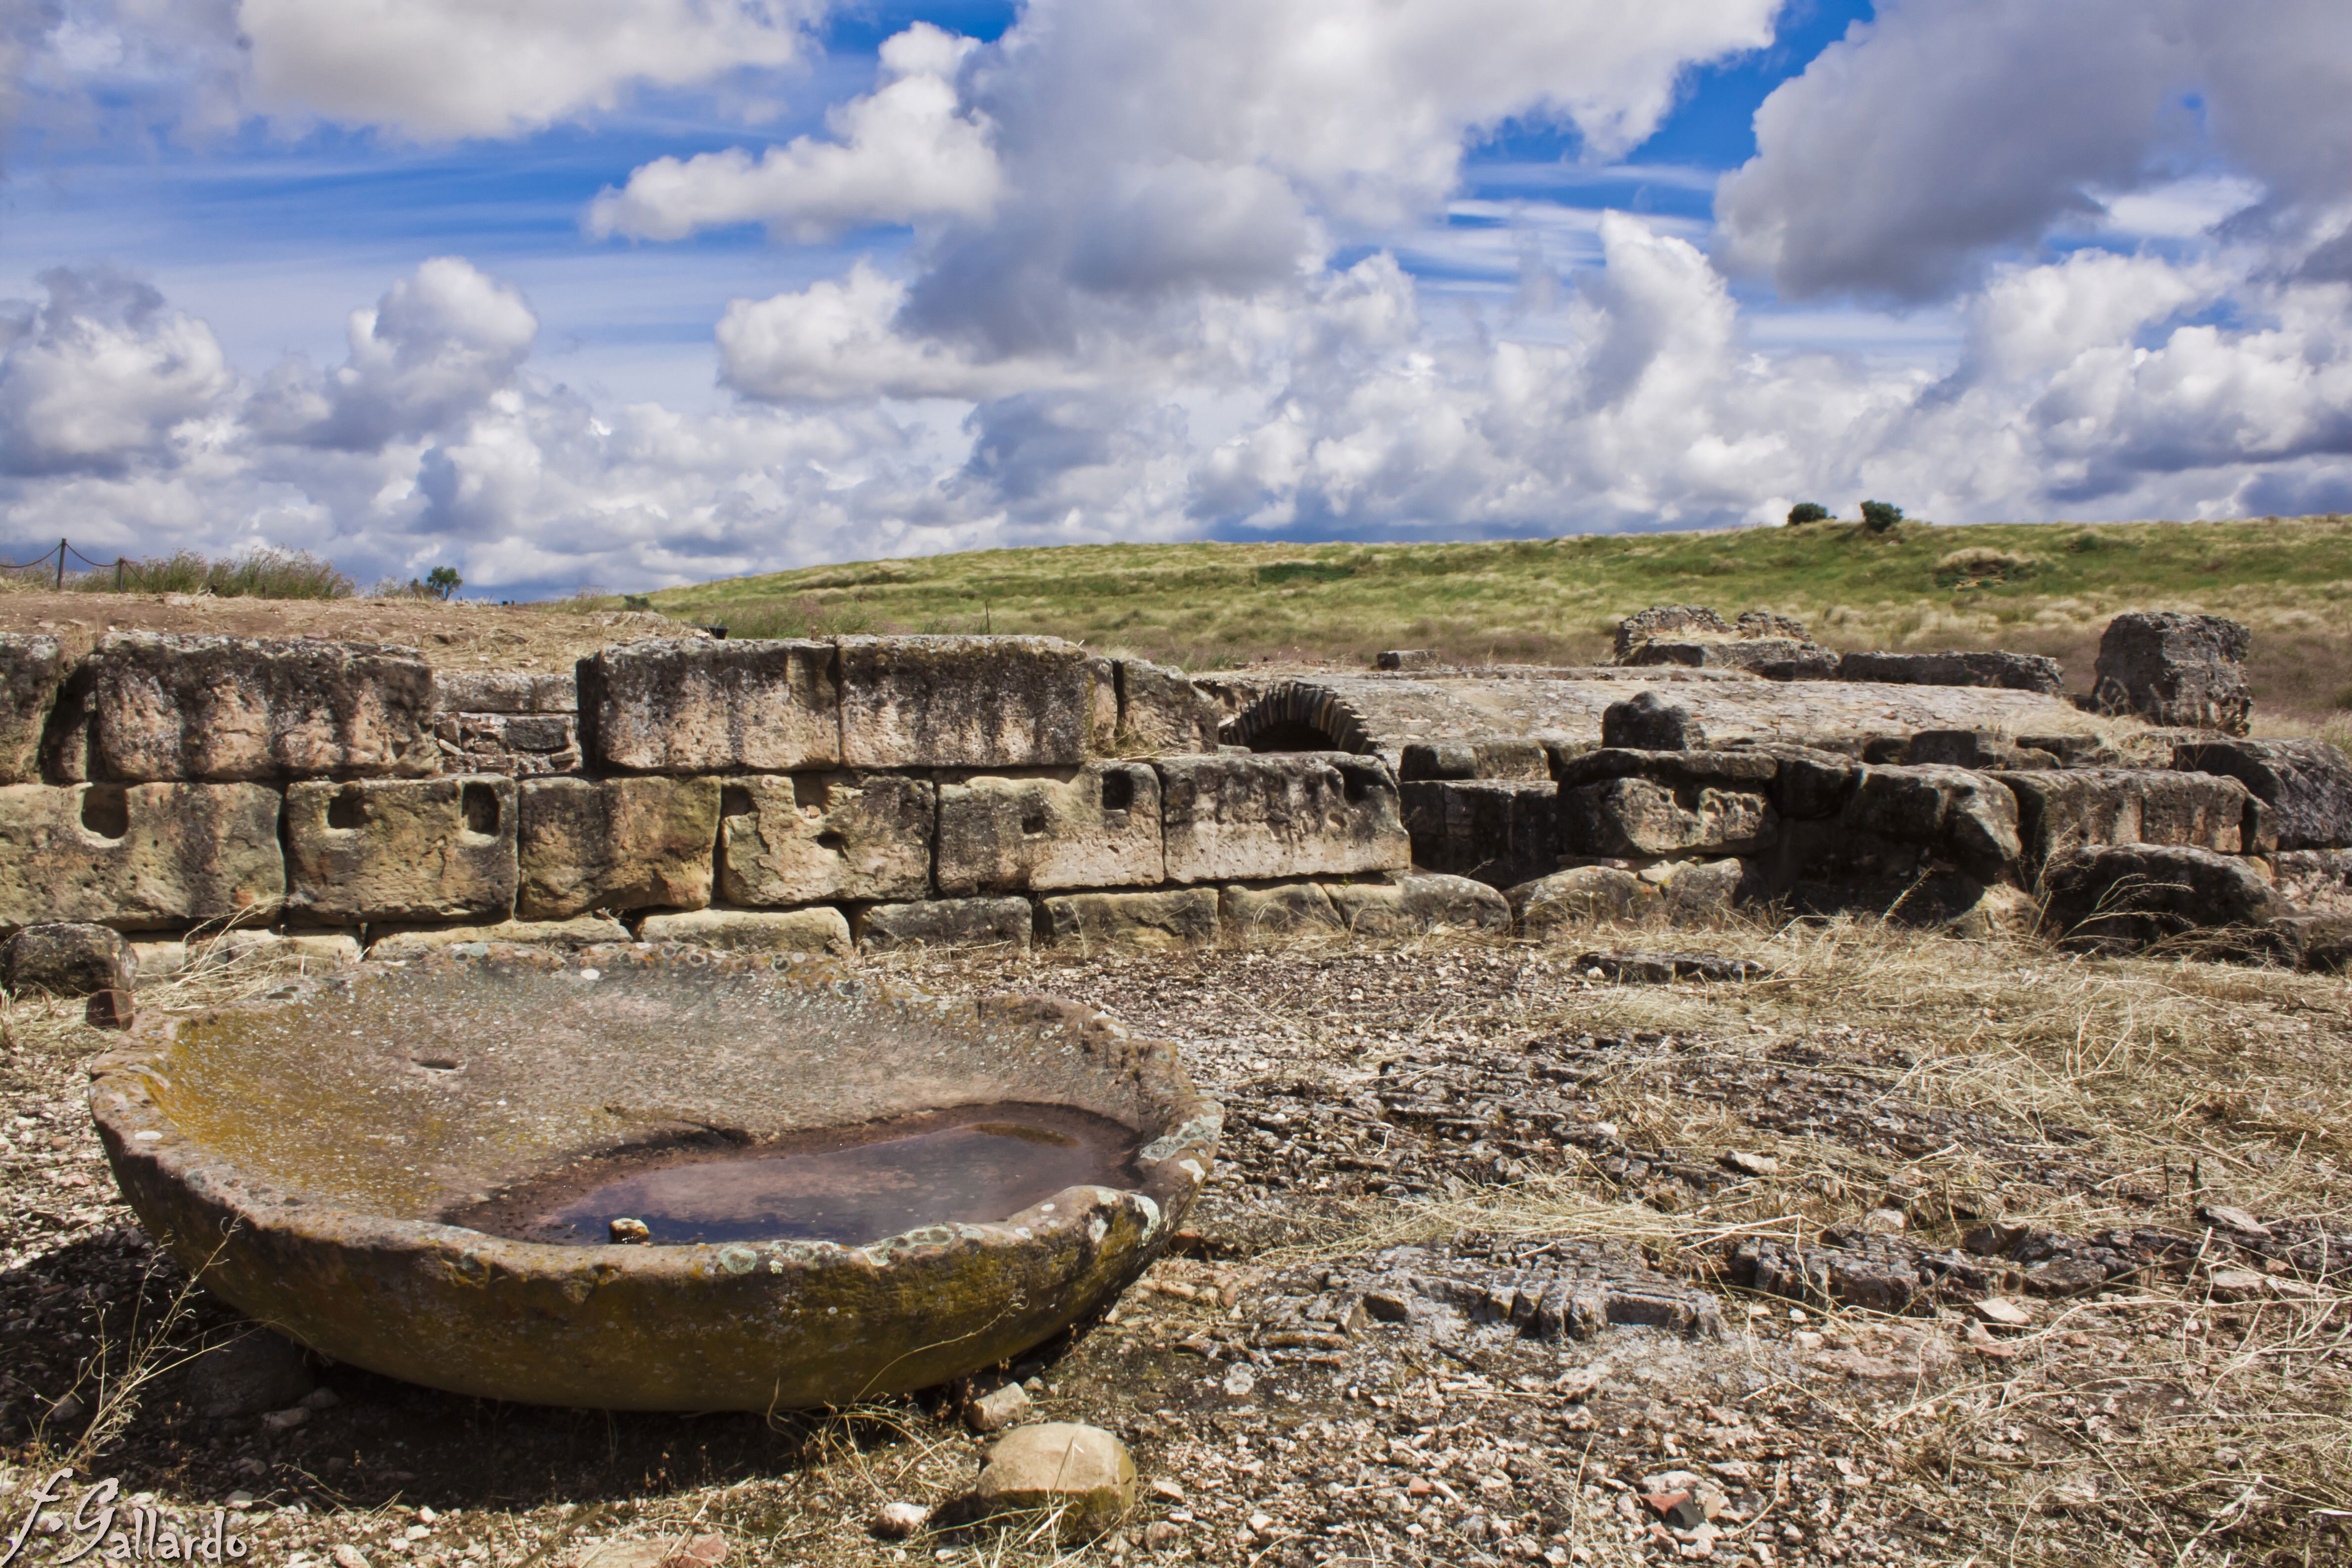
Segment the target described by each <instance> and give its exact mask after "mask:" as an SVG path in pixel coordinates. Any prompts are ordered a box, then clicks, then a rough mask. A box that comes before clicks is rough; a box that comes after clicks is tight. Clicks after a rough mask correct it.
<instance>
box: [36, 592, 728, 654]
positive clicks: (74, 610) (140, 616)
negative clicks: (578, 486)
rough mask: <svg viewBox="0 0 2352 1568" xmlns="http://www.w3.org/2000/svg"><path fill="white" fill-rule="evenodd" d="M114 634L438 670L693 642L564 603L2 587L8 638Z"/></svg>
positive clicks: (618, 613) (78, 639) (628, 614)
mask: <svg viewBox="0 0 2352 1568" xmlns="http://www.w3.org/2000/svg"><path fill="white" fill-rule="evenodd" d="M110 631H149V632H180V633H190V634H210V635H214V636H219V637H337V638H341V639H343V640H346V641H351V642H383V643H398V644H401V645H403V646H404V647H414V648H416V649H419V650H420V651H422V652H423V653H424V655H425V660H426V662H427V663H429V664H431V665H433V666H434V667H435V668H439V669H468V668H482V667H484V666H488V667H491V668H499V669H534V668H536V669H561V668H566V667H568V666H570V665H572V664H573V663H575V662H576V661H578V660H580V659H583V658H587V657H588V656H589V655H590V654H592V653H594V652H595V651H596V650H597V649H598V648H601V647H606V646H608V645H610V644H612V643H616V642H634V641H636V640H638V639H639V638H643V637H684V636H691V635H693V634H692V629H691V628H690V627H688V626H687V625H686V624H685V623H684V622H680V621H673V620H670V619H668V618H667V617H666V616H660V615H656V614H655V613H654V612H652V611H650V610H612V609H597V608H590V607H584V606H581V605H572V604H567V603H562V602H558V603H554V604H544V605H494V604H489V603H488V602H486V601H483V600H479V599H454V600H451V601H449V602H447V603H446V604H445V603H443V602H441V601H439V600H436V599H391V598H386V599H221V598H215V597H214V596H212V595H208V594H206V595H195V594H73V593H66V594H58V593H45V592H39V591H36V590H29V589H26V588H23V587H20V586H15V585H11V584H5V582H0V632H47V633H49V634H51V635H52V636H59V637H65V638H67V639H68V641H69V642H71V643H72V644H73V645H74V646H76V647H85V648H86V647H89V645H90V644H93V643H95V642H96V641H97V640H98V639H99V638H100V637H103V636H105V635H106V634H107V633H108V632H110Z"/></svg>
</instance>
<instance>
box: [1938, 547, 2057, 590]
mask: <svg viewBox="0 0 2352 1568" xmlns="http://www.w3.org/2000/svg"><path fill="white" fill-rule="evenodd" d="M2033 567H2034V560H2033V557H2032V556H2031V555H2018V554H2013V553H2011V552H2009V551H2006V550H1994V549H1991V548H1990V547H1989V546H1986V545H1982V544H1972V545H1970V546H1969V548H1967V549H1966V550H1955V551H1953V552H1951V553H1950V554H1949V555H1947V556H1945V557H1944V558H1943V559H1942V560H1941V561H1938V562H1937V563H1936V581H1937V584H1939V585H1941V586H1943V587H1947V588H1949V587H1952V586H1954V585H1955V584H1964V583H1965V584H1975V583H2015V582H2020V581H2022V580H2023V579H2025V578H2027V577H2031V576H2032V575H2033Z"/></svg>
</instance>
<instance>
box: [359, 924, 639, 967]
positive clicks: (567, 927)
mask: <svg viewBox="0 0 2352 1568" xmlns="http://www.w3.org/2000/svg"><path fill="white" fill-rule="evenodd" d="M368 938H369V941H368V950H367V955H368V957H369V958H371V959H379V958H381V959H394V958H418V957H422V956H423V955H424V954H425V953H428V952H436V951H437V950H438V949H441V948H445V947H457V946H459V945H460V944H462V943H465V942H520V943H521V944H523V945H524V946H527V947H562V948H574V947H601V946H603V945H604V943H606V942H627V941H628V940H629V928H628V927H626V926H625V925H623V924H622V923H621V922H620V921H616V920H614V919H613V918H612V917H611V916H609V915H580V916H578V917H576V918H574V919H572V920H564V921H499V923H498V924H496V925H481V926H466V925H458V926H400V925H395V926H385V927H383V928H382V929H380V930H371V931H369V932H368Z"/></svg>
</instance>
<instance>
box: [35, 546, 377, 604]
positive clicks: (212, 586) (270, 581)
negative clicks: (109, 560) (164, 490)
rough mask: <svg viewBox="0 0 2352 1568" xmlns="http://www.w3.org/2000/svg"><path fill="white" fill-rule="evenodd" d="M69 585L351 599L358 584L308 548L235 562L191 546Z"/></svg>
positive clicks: (91, 589) (257, 553) (86, 589)
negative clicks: (208, 555) (209, 557)
mask: <svg viewBox="0 0 2352 1568" xmlns="http://www.w3.org/2000/svg"><path fill="white" fill-rule="evenodd" d="M66 585H67V586H68V587H69V588H76V589H79V590H80V591H81V592H83V593H85V594H111V593H115V592H117V591H120V592H121V593H125V594H211V595H215V596H216V597H219V598H223V599H348V598H350V597H351V596H352V595H353V594H355V593H357V592H358V591H359V590H358V586H357V584H353V583H352V580H351V579H350V578H349V577H346V576H344V575H343V574H341V572H338V571H337V570H335V566H334V563H332V562H329V561H321V560H320V559H319V558H318V557H317V556H315V555H313V554H311V553H310V552H309V551H307V550H279V549H277V548H275V547H272V546H267V545H265V546H263V547H262V548H260V549H258V550H252V551H248V552H246V553H245V554H244V555H241V556H239V557H237V558H236V559H235V560H233V561H211V560H207V559H205V557H204V556H203V555H201V554H199V553H197V552H195V551H193V550H181V551H175V552H173V553H172V554H169V555H159V556H155V557H152V559H149V560H145V561H125V562H123V563H122V564H121V566H120V567H119V568H118V567H114V566H101V567H99V568H98V569H96V570H95V571H91V572H88V573H85V574H82V575H81V576H79V577H73V578H68V580H67V583H66Z"/></svg>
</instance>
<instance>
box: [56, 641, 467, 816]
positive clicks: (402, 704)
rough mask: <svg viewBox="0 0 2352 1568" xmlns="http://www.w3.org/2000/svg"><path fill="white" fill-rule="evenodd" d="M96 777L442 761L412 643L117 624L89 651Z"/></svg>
mask: <svg viewBox="0 0 2352 1568" xmlns="http://www.w3.org/2000/svg"><path fill="white" fill-rule="evenodd" d="M89 668H90V692H89V715H90V726H91V737H92V751H93V753H94V755H95V757H96V760H97V764H98V772H99V774H100V776H101V777H104V778H111V779H123V780H133V781H142V782H143V781H158V780H176V779H194V780H206V781H215V782H220V781H235V780H257V779H278V778H284V777H288V776H302V775H312V776H316V775H330V776H338V777H344V778H381V777H387V776H389V777H404V778H414V777H417V776H420V775H423V774H426V773H433V772H434V771H435V770H436V768H437V767H438V766H439V758H440V752H439V749H438V748H437V747H436V745H435V744H434V742H433V732H432V722H433V672H432V670H431V668H428V667H427V666H426V664H425V659H424V657H423V656H422V655H420V654H419V653H417V652H416V650H415V649H414V648H404V647H384V646H379V645H377V644H373V643H342V642H328V641H325V640H322V639H320V638H315V637H286V638H256V637H177V636H167V635H164V634H162V633H157V632H115V633H110V635H108V636H107V637H104V638H103V639H101V640H100V643H99V645H98V651H97V652H96V653H94V654H92V655H91V656H90V667H89Z"/></svg>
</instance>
